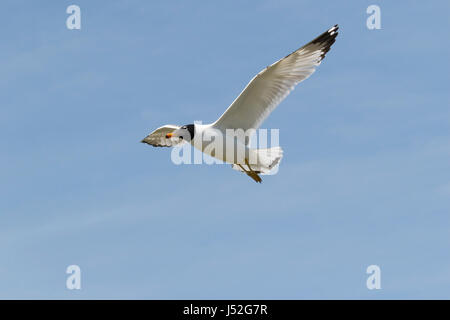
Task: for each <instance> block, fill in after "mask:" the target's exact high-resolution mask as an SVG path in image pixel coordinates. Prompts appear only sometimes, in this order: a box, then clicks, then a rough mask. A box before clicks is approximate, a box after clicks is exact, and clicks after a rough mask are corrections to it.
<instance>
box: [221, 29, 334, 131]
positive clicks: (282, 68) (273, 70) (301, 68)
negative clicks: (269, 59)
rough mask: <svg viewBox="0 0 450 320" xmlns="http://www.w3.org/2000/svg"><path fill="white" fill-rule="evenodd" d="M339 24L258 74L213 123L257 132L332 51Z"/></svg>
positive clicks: (222, 126)
mask: <svg viewBox="0 0 450 320" xmlns="http://www.w3.org/2000/svg"><path fill="white" fill-rule="evenodd" d="M338 28H339V27H338V25H335V26H334V27H332V28H331V29H329V30H327V31H326V32H324V33H323V34H321V35H320V36H318V37H317V38H316V39H314V40H313V41H311V42H310V43H308V44H306V45H304V46H303V47H301V48H300V49H298V50H296V51H294V52H293V53H291V54H290V55H288V56H286V57H284V58H283V59H281V60H279V61H277V62H275V63H274V64H272V65H270V66H268V67H267V68H265V69H264V70H262V71H261V72H260V73H258V74H257V75H256V76H255V77H254V78H253V79H252V80H251V81H250V82H249V83H248V85H247V86H246V87H245V89H244V91H242V92H241V94H240V95H239V96H238V97H237V98H236V100H234V102H233V103H232V104H231V105H230V106H229V107H228V109H227V110H226V111H225V112H224V114H222V116H221V117H220V118H219V119H218V120H217V121H216V122H215V123H214V126H215V127H216V128H219V129H222V130H224V129H244V130H248V129H257V128H258V127H259V126H260V125H261V123H262V122H263V121H264V120H265V119H266V118H267V117H268V116H269V114H270V113H271V112H272V111H273V110H274V109H275V108H276V107H277V106H278V105H279V104H280V102H281V101H282V100H283V99H284V98H286V96H287V95H288V94H289V92H291V90H292V89H294V87H295V85H296V84H298V83H299V82H301V81H303V80H305V79H306V78H308V77H309V76H310V75H311V74H312V73H313V72H314V71H315V69H316V67H317V66H318V65H319V64H320V62H321V61H322V59H323V58H324V57H325V54H326V53H327V52H328V51H329V50H330V47H331V45H332V44H333V43H334V41H335V39H336V36H337V35H338V32H337V30H338Z"/></svg>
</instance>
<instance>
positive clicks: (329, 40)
mask: <svg viewBox="0 0 450 320" xmlns="http://www.w3.org/2000/svg"><path fill="white" fill-rule="evenodd" d="M338 30H339V25H337V24H335V25H334V26H333V27H331V28H330V29H328V30H327V31H325V32H324V33H322V34H321V35H320V36H318V37H317V38H315V39H314V40H313V41H311V42H310V43H314V44H320V45H321V46H323V48H322V55H321V57H320V61H322V60H323V58H325V54H326V53H327V52H328V51H330V48H331V46H332V45H333V43H334V42H335V41H336V37H337V36H338V34H339V32H338Z"/></svg>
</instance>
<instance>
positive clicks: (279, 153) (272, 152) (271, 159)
mask: <svg viewBox="0 0 450 320" xmlns="http://www.w3.org/2000/svg"><path fill="white" fill-rule="evenodd" d="M256 152H257V164H251V165H250V166H251V169H252V170H253V171H255V172H258V173H261V174H271V173H270V171H272V169H274V168H275V167H276V166H277V165H278V164H279V163H280V160H281V158H283V149H281V147H273V148H270V149H257V150H256ZM231 167H232V168H233V169H234V170H238V171H241V172H244V170H242V168H241V167H240V166H239V165H236V164H232V165H231ZM243 167H244V168H245V169H246V170H248V168H247V165H243Z"/></svg>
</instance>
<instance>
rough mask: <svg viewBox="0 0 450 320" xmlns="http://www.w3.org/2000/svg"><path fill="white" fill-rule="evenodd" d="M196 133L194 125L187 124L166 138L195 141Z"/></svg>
mask: <svg viewBox="0 0 450 320" xmlns="http://www.w3.org/2000/svg"><path fill="white" fill-rule="evenodd" d="M194 133H195V130H194V125H193V124H187V125H184V126H182V127H181V128H179V129H177V130H175V131H173V132H171V133H168V134H166V138H167V139H170V138H178V139H183V140H185V141H191V140H192V139H194Z"/></svg>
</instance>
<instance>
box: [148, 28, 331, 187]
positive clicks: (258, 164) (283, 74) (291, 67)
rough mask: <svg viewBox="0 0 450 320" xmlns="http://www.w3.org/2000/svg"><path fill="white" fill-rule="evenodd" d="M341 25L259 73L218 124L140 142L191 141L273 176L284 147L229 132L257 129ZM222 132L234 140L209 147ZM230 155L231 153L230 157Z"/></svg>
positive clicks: (173, 129) (170, 130) (254, 172)
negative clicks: (254, 142) (263, 145)
mask: <svg viewBox="0 0 450 320" xmlns="http://www.w3.org/2000/svg"><path fill="white" fill-rule="evenodd" d="M338 28H339V27H338V25H335V26H334V27H332V28H330V29H329V30H327V31H326V32H324V33H323V34H321V35H320V36H318V37H317V38H316V39H314V40H312V41H311V42H309V43H308V44H306V45H304V46H303V47H301V48H300V49H298V50H296V51H294V52H293V53H291V54H289V55H287V56H286V57H284V58H283V59H281V60H278V61H277V62H275V63H273V64H272V65H270V66H268V67H267V68H265V69H264V70H262V71H261V72H259V73H258V74H257V75H256V76H255V77H254V78H253V79H252V80H251V81H250V82H249V83H248V84H247V86H246V87H245V89H244V90H243V91H242V92H241V94H240V95H239V96H238V97H237V98H236V99H235V100H234V101H233V103H232V104H231V105H230V106H229V107H228V109H227V110H226V111H225V112H224V113H223V114H222V115H221V116H220V118H219V119H217V120H216V121H215V122H214V123H211V124H188V125H184V126H176V125H165V126H162V127H160V128H158V129H156V130H155V131H153V132H152V133H150V134H149V135H148V136H147V137H145V138H144V139H143V140H142V141H141V142H143V143H147V144H149V145H152V146H154V147H172V146H175V145H178V144H180V143H185V142H189V143H191V144H192V145H193V146H194V147H195V148H197V149H199V150H200V151H202V152H204V153H206V154H208V155H210V156H212V157H214V158H217V159H219V160H222V161H225V162H228V163H230V164H231V166H232V168H233V169H236V170H238V171H241V172H244V173H246V174H247V175H248V176H249V177H251V178H252V179H253V180H255V181H256V182H261V181H262V180H261V178H260V176H259V174H268V173H269V172H270V171H271V170H272V169H273V168H274V167H275V166H277V165H278V164H279V162H280V160H281V158H282V156H283V150H282V149H281V148H280V147H273V148H269V149H262V148H260V149H258V148H251V147H250V139H249V137H247V136H242V135H233V136H230V134H229V133H230V132H233V130H242V131H244V132H248V130H256V129H258V128H259V126H260V125H261V124H262V122H263V121H264V120H265V119H266V118H267V117H268V116H269V115H270V113H271V112H272V111H273V110H274V109H275V108H276V107H277V106H278V105H279V104H280V103H281V101H283V99H284V98H286V96H287V95H288V94H289V92H291V91H292V90H293V89H294V87H295V86H296V85H297V84H298V83H299V82H301V81H303V80H305V79H306V78H308V77H309V76H310V75H311V74H312V73H313V72H314V71H315V69H316V67H317V66H318V65H320V63H321V61H322V60H323V58H324V57H325V54H326V53H327V52H328V51H329V50H330V47H331V45H332V44H333V43H334V42H335V39H336V36H337V35H338V32H337V31H338ZM230 130H231V131H230ZM217 132H219V133H220V134H222V135H223V137H225V138H224V139H231V140H230V141H234V142H235V144H226V146H225V147H224V150H222V151H221V152H219V151H218V150H215V149H214V148H207V143H206V141H208V142H210V141H211V140H210V139H211V136H214V137H216V134H217ZM198 137H202V138H201V139H200V143H195V141H198ZM229 145H231V147H230V146H229ZM239 147H241V148H242V149H243V150H244V152H243V153H242V154H243V156H241V157H238V156H236V154H235V153H236V152H235V151H236V148H239ZM230 154H232V156H229V155H230ZM238 154H239V152H238Z"/></svg>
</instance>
